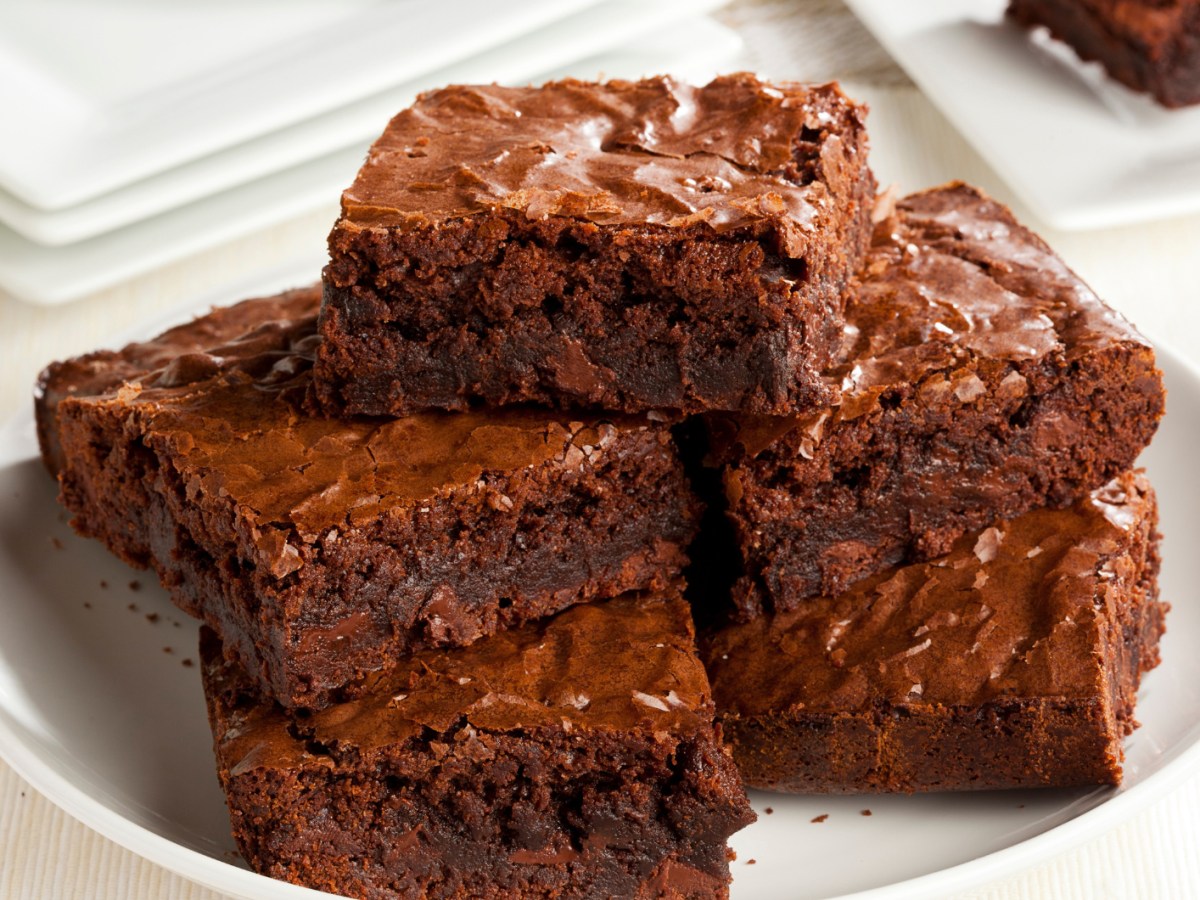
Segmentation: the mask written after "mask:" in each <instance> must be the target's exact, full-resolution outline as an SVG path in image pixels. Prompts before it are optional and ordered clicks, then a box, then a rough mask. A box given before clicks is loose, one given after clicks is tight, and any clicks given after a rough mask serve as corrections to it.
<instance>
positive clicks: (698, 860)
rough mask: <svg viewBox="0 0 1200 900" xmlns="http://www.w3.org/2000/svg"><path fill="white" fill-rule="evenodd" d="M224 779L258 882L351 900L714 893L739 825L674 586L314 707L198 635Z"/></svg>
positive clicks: (429, 656)
mask: <svg viewBox="0 0 1200 900" xmlns="http://www.w3.org/2000/svg"><path fill="white" fill-rule="evenodd" d="M201 653H202V657H203V660H204V663H203V675H204V686H205V693H206V695H207V698H208V706H209V717H210V721H211V723H212V728H213V734H214V741H215V749H216V756H217V765H218V772H219V776H220V780H221V784H222V786H223V787H224V789H225V793H226V797H227V798H228V803H229V810H230V814H231V818H232V821H233V833H234V836H235V837H236V838H237V841H238V844H239V846H240V847H241V850H242V854H243V856H244V857H245V858H246V860H247V862H249V863H250V865H251V866H252V867H253V868H254V869H255V870H256V871H258V872H261V873H263V874H265V875H269V876H271V877H274V878H281V879H286V880H287V881H292V882H295V883H298V884H303V885H308V886H310V887H314V888H319V889H322V890H326V891H331V892H334V893H338V894H346V895H348V896H352V897H368V898H383V897H389V898H390V897H414V898H416V897H422V898H424V897H430V898H436V897H468V896H470V897H634V896H637V897H661V896H667V897H681V898H682V897H689V898H691V897H694V898H708V897H723V896H727V894H728V884H729V863H728V859H729V852H728V850H727V848H726V840H727V838H728V837H729V835H730V834H732V833H733V832H735V831H737V830H738V829H739V828H742V827H743V826H745V825H746V824H748V823H749V822H751V821H752V820H753V819H754V814H753V813H752V812H751V810H750V807H749V804H748V803H747V800H746V796H745V792H744V790H743V788H742V785H741V780H740V779H739V777H738V773H737V770H736V768H735V767H734V765H733V761H732V760H731V759H730V758H729V756H728V753H727V751H725V750H723V748H722V746H721V743H720V741H719V739H718V736H717V733H716V731H715V729H714V725H713V705H712V697H711V693H710V689H709V685H708V680H707V678H706V677H705V674H704V669H703V667H702V666H701V664H700V662H699V660H698V658H697V657H696V652H695V646H694V644H693V636H692V629H691V620H690V617H689V613H688V608H687V606H686V604H685V603H684V602H683V601H682V600H681V599H680V598H679V596H678V593H677V591H676V590H675V589H674V588H668V589H667V590H666V591H665V592H664V593H663V594H661V595H658V596H638V595H625V596H623V597H619V598H617V599H614V600H610V601H607V602H600V603H593V604H585V605H583V606H576V607H573V608H572V609H570V610H568V611H566V612H563V613H561V614H559V615H558V616H556V617H555V618H553V619H550V620H548V621H543V622H540V623H535V624H527V625H525V626H523V627H521V628H519V629H516V630H512V631H508V632H504V633H501V634H497V635H494V636H492V637H489V638H484V639H483V640H480V641H479V642H477V643H475V644H473V645H472V646H470V647H467V648H460V649H455V650H447V651H439V652H432V651H425V652H422V653H420V654H418V655H417V656H415V657H413V658H412V659H410V660H407V661H406V662H404V663H403V664H402V665H401V666H399V667H398V668H396V669H394V670H393V671H392V672H390V673H389V674H388V675H387V676H386V677H372V678H371V679H370V685H369V688H368V690H367V691H366V693H364V694H363V696H361V697H359V698H358V699H356V700H354V701H351V702H347V703H342V704H339V705H337V706H332V707H330V708H328V709H325V710H322V711H320V712H317V713H315V714H311V715H306V714H302V713H297V712H292V713H288V712H287V711H285V710H283V709H282V708H280V707H278V706H276V705H274V704H271V703H264V702H263V701H261V700H260V699H258V698H257V697H256V696H255V694H254V684H253V683H252V681H251V680H250V679H248V678H247V677H246V675H245V673H244V672H242V671H241V670H240V669H239V668H238V666H237V665H236V664H235V663H230V662H227V661H225V660H224V659H223V655H222V653H221V650H220V647H219V644H218V641H217V638H216V636H215V635H214V634H213V633H212V632H209V631H207V630H205V631H204V632H202V650H201Z"/></svg>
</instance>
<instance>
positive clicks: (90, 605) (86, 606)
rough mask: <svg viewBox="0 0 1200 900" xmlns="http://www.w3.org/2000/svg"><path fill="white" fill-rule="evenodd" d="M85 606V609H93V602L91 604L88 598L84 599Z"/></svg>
mask: <svg viewBox="0 0 1200 900" xmlns="http://www.w3.org/2000/svg"><path fill="white" fill-rule="evenodd" d="M83 608H84V609H91V608H92V604H91V603H90V602H89V601H87V600H84V601H83Z"/></svg>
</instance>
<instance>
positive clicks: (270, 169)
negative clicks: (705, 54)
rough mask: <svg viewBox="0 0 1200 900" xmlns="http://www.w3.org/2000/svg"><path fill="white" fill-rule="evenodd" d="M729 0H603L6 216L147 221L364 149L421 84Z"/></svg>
mask: <svg viewBox="0 0 1200 900" xmlns="http://www.w3.org/2000/svg"><path fill="white" fill-rule="evenodd" d="M722 2H724V0H654V2H651V3H646V2H639V3H631V2H628V0H606V2H597V3H593V4H592V5H591V6H589V7H588V8H586V9H583V10H580V11H579V12H577V13H576V14H574V15H571V16H568V17H565V18H563V19H559V20H556V21H554V22H551V23H549V24H547V25H544V26H542V27H540V28H537V29H535V30H532V31H530V32H528V33H526V34H523V35H521V36H519V37H518V38H516V39H515V40H511V41H508V42H506V43H503V44H499V45H497V46H495V47H492V48H490V49H488V50H486V51H484V52H483V53H479V54H476V55H474V56H472V57H471V58H470V59H464V60H462V61H460V62H457V63H454V64H452V65H450V66H443V67H439V68H437V69H434V70H432V71H429V72H426V73H424V74H422V75H421V76H420V77H418V78H416V79H412V80H406V81H404V82H403V83H401V84H397V85H395V86H394V87H391V88H389V89H387V90H386V91H382V92H377V93H374V94H372V95H370V96H369V97H364V98H362V99H360V100H356V101H354V102H352V103H347V104H345V105H343V106H341V107H339V108H337V109H335V110H331V111H330V112H327V113H325V114H323V115H320V116H315V117H311V118H308V119H304V120H303V121H300V122H297V123H295V124H294V125H289V126H287V127H286V128H280V129H277V130H275V131H272V132H270V133H268V134H264V135H261V136H259V137H257V138H253V139H251V140H248V141H245V142H243V143H240V144H236V145H234V146H232V147H228V148H226V149H224V150H221V151H218V152H216V153H211V154H208V155H207V156H203V157H201V158H199V159H195V160H192V161H191V162H187V163H184V164H183V165H180V166H175V167H173V168H171V169H167V170H166V171H164V172H160V173H158V174H157V175H152V176H150V177H149V178H143V179H141V180H139V181H136V182H133V183H132V184H129V185H126V186H125V187H123V188H120V189H118V190H115V191H110V192H108V193H106V194H103V195H101V196H99V197H95V198H93V199H91V200H88V201H85V202H83V203H80V204H76V205H74V206H70V207H67V208H64V209H55V210H44V209H38V208H36V207H33V206H30V205H29V204H27V203H24V202H22V201H21V200H20V199H19V198H18V197H16V196H14V195H13V194H11V193H9V192H7V191H4V190H0V222H3V223H4V224H6V225H8V226H9V228H11V229H12V230H13V231H15V232H17V234H19V235H21V236H22V237H25V238H28V239H29V240H31V241H33V242H34V243H37V244H43V245H46V246H52V247H57V246H63V245H66V244H73V243H78V242H79V241H83V240H87V239H88V238H92V237H96V236H98V235H100V234H103V233H105V232H110V231H114V230H116V229H118V228H122V227H124V226H126V225H131V224H133V223H135V222H140V221H143V220H145V219H148V218H150V217H151V216H155V215H159V214H161V213H164V212H168V211H170V210H173V209H177V208H179V207H181V206H183V205H184V204H187V203H191V202H192V201H195V200H199V199H201V198H203V197H209V196H212V195H214V194H216V193H219V192H220V191H224V190H228V189H229V188H232V187H236V186H238V185H241V184H246V183H248V182H250V181H252V180H254V179H256V178H263V177H265V176H267V175H271V174H273V173H276V172H281V171H283V170H284V169H289V168H292V167H293V166H296V165H299V164H301V163H304V162H309V161H311V160H314V159H316V158H318V157H320V156H324V155H327V154H330V153H333V152H335V151H337V150H342V149H345V148H347V147H351V146H353V147H356V148H360V149H361V148H362V147H364V146H365V145H366V143H367V142H368V141H370V140H371V139H372V138H373V137H374V136H375V135H377V134H378V133H379V132H380V130H381V129H382V128H383V123H385V122H387V120H388V119H390V118H391V116H392V115H394V114H395V113H396V111H397V110H399V109H401V108H403V107H404V106H407V105H408V103H409V101H410V100H411V99H412V97H413V96H415V95H416V94H417V93H418V92H419V91H422V90H426V89H428V88H431V87H436V86H440V85H442V84H447V83H449V82H451V81H467V82H470V81H501V82H519V81H520V80H521V79H527V78H530V77H532V76H535V75H540V74H542V73H544V72H548V71H550V70H551V69H555V68H559V67H562V66H563V65H565V64H566V63H568V62H570V61H572V60H578V59H581V58H584V57H587V56H589V55H592V54H595V53H597V52H598V51H600V50H604V49H606V48H609V47H617V46H621V45H624V44H626V43H628V42H630V41H633V40H635V39H636V38H638V37H639V36H641V35H644V34H646V33H648V32H651V31H654V30H656V29H661V28H663V27H664V26H666V25H669V24H670V23H672V22H674V21H676V20H678V19H680V18H683V17H684V16H696V15H700V14H702V13H704V12H706V11H707V10H708V9H711V8H713V7H716V6H718V5H720V3H722Z"/></svg>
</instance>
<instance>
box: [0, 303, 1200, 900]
mask: <svg viewBox="0 0 1200 900" xmlns="http://www.w3.org/2000/svg"><path fill="white" fill-rule="evenodd" d="M225 299H233V298H225ZM158 330H160V329H159V328H157V327H154V328H151V327H147V328H146V329H145V331H144V332H143V336H149V335H151V334H154V333H157V331H158ZM1160 360H1161V364H1162V366H1163V369H1164V371H1165V372H1166V377H1167V384H1168V387H1169V389H1170V403H1169V406H1170V412H1169V414H1168V416H1167V417H1166V418H1165V420H1164V421H1163V425H1162V428H1161V430H1160V432H1159V434H1158V436H1157V438H1156V440H1155V442H1154V446H1153V447H1152V448H1151V449H1150V450H1149V451H1148V452H1147V453H1146V454H1145V456H1144V458H1143V463H1144V464H1145V465H1146V466H1147V468H1148V469H1149V471H1150V476H1151V479H1152V481H1153V482H1154V483H1155V484H1156V485H1157V486H1158V488H1159V492H1160V494H1159V496H1160V500H1161V504H1162V510H1161V511H1162V526H1161V527H1162V531H1163V533H1164V534H1165V535H1166V538H1165V545H1164V565H1163V573H1162V590H1163V596H1164V597H1165V598H1167V599H1168V600H1170V601H1171V602H1172V603H1173V604H1174V608H1173V610H1172V612H1171V614H1170V617H1169V619H1168V633H1167V636H1166V638H1165V639H1164V642H1163V647H1162V655H1163V660H1164V662H1163V664H1162V666H1161V667H1160V668H1159V669H1158V670H1156V671H1154V672H1153V673H1151V674H1150V675H1149V676H1148V677H1147V679H1146V680H1145V682H1144V684H1143V688H1142V692H1141V698H1140V702H1139V706H1138V718H1139V719H1140V720H1141V721H1142V727H1141V729H1139V730H1138V731H1137V732H1136V733H1135V734H1134V735H1133V736H1132V737H1131V738H1130V739H1129V741H1128V742H1127V745H1126V753H1127V758H1126V766H1125V771H1126V780H1125V784H1124V786H1123V787H1122V788H1120V789H1118V790H1108V789H1105V790H1075V791H1057V790H1055V791H1022V792H989V793H976V794H958V795H931V796H914V797H906V796H888V797H879V796H863V797H789V796H785V795H768V794H757V795H755V796H754V798H753V799H754V804H755V808H756V809H757V810H758V813H759V821H758V822H757V823H756V824H755V825H753V826H751V827H750V828H747V829H746V830H745V831H743V832H741V833H740V834H738V835H736V836H735V838H734V841H733V846H734V848H735V849H736V850H737V853H738V859H737V861H736V862H734V863H733V872H734V891H733V894H734V897H735V898H737V897H756V898H762V897H788V898H810V897H828V896H831V895H838V894H851V893H855V892H866V893H865V894H863V895H862V896H870V897H888V898H893V900H895V898H900V897H914V898H916V897H920V898H929V897H937V896H941V895H943V894H945V893H948V892H950V891H953V890H960V889H963V888H966V887H970V886H971V885H974V884H979V883H981V882H984V881H987V880H989V879H992V878H995V877H998V876H1000V875H1003V874H1006V873H1010V872H1012V871H1015V870H1018V869H1020V868H1022V867H1024V866H1028V865H1032V864H1034V863H1035V862H1038V861H1040V860H1043V859H1046V858H1048V857H1050V856H1052V855H1054V854H1056V853H1060V852H1062V851H1063V850H1064V849H1066V848H1067V847H1069V846H1071V845H1072V844H1073V843H1076V842H1078V841H1081V840H1083V839H1085V838H1087V837H1089V836H1092V835H1095V834H1098V833H1100V832H1102V831H1104V830H1106V829H1108V828H1111V827H1113V826H1114V825H1116V824H1118V823H1119V822H1121V821H1123V820H1124V819H1125V818H1127V817H1128V816H1129V815H1130V812H1131V811H1132V810H1133V808H1135V807H1137V806H1140V805H1142V804H1144V803H1146V802H1148V801H1149V800H1151V799H1153V798H1154V797H1156V796H1159V795H1161V793H1162V792H1163V791H1164V790H1166V789H1168V788H1169V787H1170V786H1171V785H1172V784H1174V783H1176V782H1177V781H1178V780H1179V779H1180V778H1181V777H1182V776H1184V775H1185V774H1187V773H1188V772H1189V771H1194V770H1195V766H1196V764H1197V762H1198V761H1200V654H1197V653H1195V652H1194V651H1193V650H1192V649H1191V648H1194V647H1196V646H1200V606H1198V605H1197V603H1196V598H1195V597H1194V596H1193V593H1194V587H1193V586H1194V585H1196V584H1198V583H1200V555H1197V554H1195V553H1194V552H1190V548H1188V547H1187V546H1186V543H1185V542H1186V541H1187V540H1188V536H1189V535H1190V534H1194V533H1195V531H1196V529H1197V527H1198V522H1197V516H1198V515H1200V513H1198V512H1197V511H1198V510H1200V479H1197V478H1196V477H1195V476H1194V470H1193V466H1194V448H1195V447H1196V446H1200V373H1197V372H1196V371H1195V370H1194V369H1191V368H1190V367H1189V366H1188V365H1187V364H1185V363H1184V362H1183V361H1182V360H1181V359H1180V358H1179V357H1178V356H1175V355H1173V354H1170V353H1166V352H1160ZM55 493H56V487H55V484H54V482H53V481H52V480H51V479H50V478H49V477H48V476H47V474H46V472H45V471H44V470H43V469H42V466H41V463H40V461H39V460H38V459H37V447H36V441H35V437H34V430H33V420H32V415H30V414H26V415H24V416H20V417H18V418H17V419H16V420H15V421H13V422H11V423H10V424H9V425H8V426H6V427H5V428H3V429H0V498H2V500H0V622H2V623H3V626H2V627H0V756H3V758H4V759H5V760H6V761H7V762H8V763H9V764H10V765H11V766H12V767H13V768H14V769H15V770H16V771H17V772H18V773H19V774H20V775H22V776H23V777H24V778H25V779H26V780H28V781H29V782H30V783H32V784H33V786H34V787H36V788H37V789H38V790H40V791H41V792H42V793H44V794H45V795H46V796H47V797H49V798H50V799H51V800H53V801H54V802H55V803H57V804H58V805H60V806H61V807H63V809H65V810H66V811H67V812H69V813H70V814H72V815H73V816H75V817H76V818H78V819H80V820H81V821H83V822H84V823H85V824H87V825H89V826H91V827H92V828H94V829H96V830H97V831H99V832H101V833H102V834H104V835H106V836H108V837H110V838H112V839H113V840H115V841H117V842H118V843H120V844H122V845H124V846H125V847H128V848H129V849H130V850H133V851H135V852H137V853H139V854H141V855H142V856H144V857H146V858H148V859H150V860H152V861H154V862H156V863H158V864H160V865H162V866H165V867H166V868H168V869H171V870H173V871H175V872H178V873H179V874H181V875H183V876H185V877H187V878H190V879H192V880H194V881H196V882H199V883H201V884H204V885H207V886H209V887H212V888H215V889H217V890H221V891H225V892H227V893H229V894H234V895H237V896H244V897H256V898H299V897H303V896H306V895H307V896H313V897H315V896H317V894H316V893H315V892H312V891H307V890H304V889H302V888H297V887H295V886H293V885H289V884H284V883H282V882H277V881H272V880H269V879H267V878H263V877H261V876H259V875H255V874H253V873H252V872H249V871H248V870H246V869H245V868H244V866H243V865H242V864H241V862H240V860H239V859H238V857H237V854H236V852H235V849H234V844H233V840H232V839H231V837H230V834H229V822H228V819H227V817H226V813H225V807H224V802H223V798H222V796H221V792H220V790H219V788H218V785H217V780H216V776H215V774H214V765H213V758H212V750H211V736H210V734H209V730H208V725H207V722H206V720H205V712H204V699H203V696H202V692H201V689H200V680H199V673H198V670H197V668H196V666H195V659H196V626H195V624H193V623H192V622H191V621H189V620H187V619H186V618H185V617H184V616H183V615H182V614H180V613H178V612H176V611H175V608H174V607H173V606H172V605H171V604H170V602H169V601H168V600H167V597H166V594H165V592H163V591H162V590H161V589H160V588H159V587H157V585H155V584H154V579H153V577H152V576H148V575H147V574H146V573H144V572H135V571H133V570H132V569H129V568H127V567H126V566H124V565H123V564H121V563H120V562H118V561H117V560H115V559H114V558H112V557H111V556H110V555H109V554H108V553H107V552H106V551H105V550H104V549H103V548H102V547H101V546H100V545H99V544H98V543H96V542H94V541H88V540H83V539H80V538H77V537H75V536H74V535H73V534H72V532H71V529H70V527H69V526H68V525H67V516H66V514H65V513H64V512H63V511H62V510H61V509H60V507H59V506H58V505H57V504H56V503H55ZM135 584H136V585H137V586H136V587H135ZM768 809H770V810H771V812H769V813H768ZM867 810H869V811H870V815H867V813H866V811H867ZM821 817H824V818H823V819H822V820H821V821H814V820H817V819H819V818H821Z"/></svg>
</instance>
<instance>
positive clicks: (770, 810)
mask: <svg viewBox="0 0 1200 900" xmlns="http://www.w3.org/2000/svg"><path fill="white" fill-rule="evenodd" d="M763 812H765V813H766V814H767V815H768V816H769V815H771V814H772V813H773V812H775V810H774V809H772V808H771V807H769V806H768V807H767V808H766V809H764V810H763Z"/></svg>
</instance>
